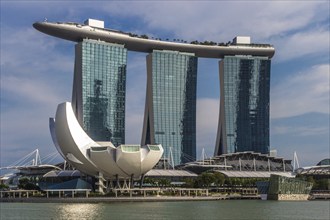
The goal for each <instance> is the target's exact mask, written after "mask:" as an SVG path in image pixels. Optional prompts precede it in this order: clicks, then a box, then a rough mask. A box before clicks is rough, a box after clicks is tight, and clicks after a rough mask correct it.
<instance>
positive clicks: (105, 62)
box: [74, 40, 127, 146]
mask: <svg viewBox="0 0 330 220" xmlns="http://www.w3.org/2000/svg"><path fill="white" fill-rule="evenodd" d="M77 53H78V54H77ZM79 53H80V54H79ZM76 56H78V57H80V56H81V60H80V63H81V66H80V67H77V66H75V69H76V70H75V71H78V70H79V69H80V68H81V71H78V72H76V73H75V78H79V77H78V76H76V75H77V74H78V75H79V74H81V82H80V83H81V96H82V97H81V105H79V104H78V105H77V106H80V108H82V111H81V112H82V113H81V119H82V126H83V128H84V129H85V131H86V132H87V134H88V135H89V136H90V137H91V138H92V139H93V140H95V141H111V142H112V143H113V144H114V145H115V146H118V145H120V144H124V143H125V90H126V59H127V50H126V49H125V48H124V47H123V46H121V45H114V44H109V43H105V42H100V41H95V40H83V42H81V43H79V44H78V47H77V49H76ZM78 64H79V62H78ZM76 65H77V59H76ZM79 72H80V73H79ZM75 80H76V79H75ZM75 84H76V86H75V85H74V89H75V87H76V89H77V88H79V86H77V84H78V83H77V82H76V83H75ZM76 93H77V92H76ZM74 94H75V92H74ZM77 94H79V92H78V93H77ZM77 100H79V98H77ZM78 108H79V107H78ZM76 112H79V111H77V110H76Z"/></svg>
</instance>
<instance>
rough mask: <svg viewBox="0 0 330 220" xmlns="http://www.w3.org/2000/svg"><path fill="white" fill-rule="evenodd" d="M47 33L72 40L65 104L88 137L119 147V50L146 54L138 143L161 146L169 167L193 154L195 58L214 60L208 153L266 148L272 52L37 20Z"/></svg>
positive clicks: (91, 23)
mask: <svg viewBox="0 0 330 220" xmlns="http://www.w3.org/2000/svg"><path fill="white" fill-rule="evenodd" d="M33 26H34V27H35V28H36V29H37V30H39V31H41V32H43V33H45V34H48V35H52V36H55V37H59V38H62V39H65V40H69V41H73V42H77V43H76V45H75V64H74V79H73V92H72V108H73V110H74V113H75V116H76V117H77V120H78V121H79V123H80V125H81V127H82V128H83V129H84V130H85V132H86V133H87V134H88V135H89V136H90V137H91V138H92V139H94V140H95V141H100V142H101V141H110V142H112V143H113V144H114V145H115V146H119V145H121V144H125V96H126V66H127V52H128V51H138V52H143V53H147V56H146V63H147V91H146V101H145V113H144V123H143V132H142V138H141V144H142V145H146V144H161V145H162V146H163V148H164V154H165V155H168V154H169V153H170V152H171V153H172V154H173V160H174V164H175V165H178V164H181V163H185V162H189V161H192V160H195V159H196V85H197V61H198V57H205V58H213V59H219V75H220V95H221V97H220V112H219V123H218V132H217V139H216V143H215V152H214V154H215V156H217V155H221V154H227V153H235V152H243V151H254V152H259V153H263V154H268V153H269V91H270V67H271V60H270V59H271V58H272V56H273V55H274V53H275V49H274V48H273V47H272V46H271V45H268V44H252V43H251V42H250V37H236V38H235V39H234V40H233V42H232V43H229V44H223V43H221V44H217V43H214V42H203V43H199V42H191V43H183V42H170V41H162V40H157V39H149V38H148V36H146V35H141V36H139V35H136V34H131V33H124V32H121V31H117V30H111V29H107V28H104V22H103V21H99V20H94V19H88V20H87V21H86V22H85V23H84V24H78V23H72V22H68V23H60V22H56V23H52V22H37V23H34V24H33Z"/></svg>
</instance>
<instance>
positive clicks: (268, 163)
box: [178, 152, 293, 177]
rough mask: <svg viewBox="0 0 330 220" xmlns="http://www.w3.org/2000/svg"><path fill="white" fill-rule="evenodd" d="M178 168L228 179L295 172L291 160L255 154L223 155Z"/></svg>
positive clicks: (288, 174)
mask: <svg viewBox="0 0 330 220" xmlns="http://www.w3.org/2000/svg"><path fill="white" fill-rule="evenodd" d="M178 168H179V169H187V170H190V171H192V172H195V173H201V172H204V171H207V170H214V171H218V172H221V173H223V174H225V175H226V176H228V177H270V175H271V174H279V175H284V176H292V172H293V169H292V165H291V160H285V159H283V158H281V157H272V156H269V155H267V154H261V153H254V152H240V153H231V154H222V155H220V156H215V157H212V158H209V159H205V160H199V161H195V162H191V163H186V164H183V165H180V166H179V167H178Z"/></svg>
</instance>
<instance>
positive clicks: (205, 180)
mask: <svg viewBox="0 0 330 220" xmlns="http://www.w3.org/2000/svg"><path fill="white" fill-rule="evenodd" d="M196 181H197V185H198V187H209V186H210V185H211V184H212V183H214V182H215V177H214V175H213V173H202V174H201V175H200V176H198V177H197V180H196Z"/></svg>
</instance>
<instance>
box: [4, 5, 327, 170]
mask: <svg viewBox="0 0 330 220" xmlns="http://www.w3.org/2000/svg"><path fill="white" fill-rule="evenodd" d="M329 4H330V3H329V1H6V0H2V1H1V130H0V132H1V140H0V141H1V142H0V143H1V151H0V152H1V155H0V159H1V160H0V165H1V166H6V165H9V164H11V163H13V162H14V161H16V160H18V159H20V158H22V157H23V156H25V155H26V154H28V153H30V152H31V151H33V150H34V149H36V148H39V150H40V153H41V154H42V155H43V156H46V155H47V154H49V153H52V152H54V151H55V150H56V149H55V147H54V146H53V144H52V141H51V137H50V134H49V129H48V118H49V117H53V116H54V114H55V111H56V107H57V104H59V103H61V102H64V101H70V100H71V89H72V79H73V63H74V43H73V42H69V41H65V40H61V39H57V38H54V37H51V36H47V35H45V34H43V33H40V32H38V31H36V30H35V29H33V27H32V24H33V23H34V22H36V21H43V20H44V19H45V18H47V19H48V21H54V22H56V21H64V22H67V21H73V22H78V23H83V22H84V20H86V19H87V18H94V19H100V20H104V21H105V26H106V27H108V28H113V29H118V30H122V31H126V32H132V33H137V34H147V35H149V36H154V37H159V38H162V39H166V38H169V39H177V38H179V39H184V40H187V41H193V40H199V41H204V40H212V41H216V42H228V41H231V40H232V39H233V38H234V37H235V36H237V35H241V36H245V35H249V36H251V38H252V42H254V43H269V44H272V45H274V47H275V49H276V53H275V56H274V57H273V59H272V72H271V148H272V149H277V152H278V156H281V157H285V158H287V159H292V158H293V152H294V151H296V152H297V154H298V157H299V162H300V164H301V165H303V166H307V165H314V164H316V163H317V162H318V161H320V160H321V159H324V158H329V154H330V152H329V151H330V150H329V105H330V103H329V84H330V82H329V74H330V70H329V51H330V47H329V41H330V39H329V11H330V5H329ZM145 57H146V54H144V53H136V52H129V54H128V71H127V97H126V101H127V106H126V112H127V113H126V141H127V143H140V138H141V133H142V122H143V112H144V101H145V100H144V99H145V88H146V65H145ZM218 75H219V74H218V60H216V59H202V58H200V59H199V63H198V85H197V93H198V95H197V96H198V100H197V147H198V149H197V155H198V157H200V155H201V151H202V148H205V151H206V154H207V155H208V156H211V155H212V154H213V151H214V145H215V139H216V131H217V123H218V112H219V98H220V92H219V90H220V89H219V76H218Z"/></svg>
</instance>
